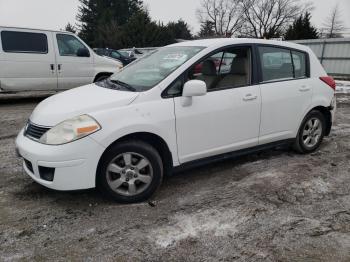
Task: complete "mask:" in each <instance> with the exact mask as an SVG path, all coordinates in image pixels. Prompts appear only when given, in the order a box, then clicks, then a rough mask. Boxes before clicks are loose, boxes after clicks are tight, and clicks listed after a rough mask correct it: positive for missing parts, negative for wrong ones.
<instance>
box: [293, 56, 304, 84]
mask: <svg viewBox="0 0 350 262" xmlns="http://www.w3.org/2000/svg"><path fill="white" fill-rule="evenodd" d="M292 56H293V64H294V71H295V78H303V77H307V70H306V54H305V53H303V52H297V51H292Z"/></svg>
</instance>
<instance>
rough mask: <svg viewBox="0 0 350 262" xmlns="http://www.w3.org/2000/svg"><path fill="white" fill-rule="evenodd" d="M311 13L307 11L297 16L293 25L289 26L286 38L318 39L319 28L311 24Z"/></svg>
mask: <svg viewBox="0 0 350 262" xmlns="http://www.w3.org/2000/svg"><path fill="white" fill-rule="evenodd" d="M310 20H311V14H310V13H309V12H306V13H305V14H304V15H301V16H300V17H299V18H297V19H296V20H295V21H294V22H293V24H292V25H291V26H289V28H288V30H287V32H286V34H285V39H286V40H299V39H317V38H318V33H317V29H316V28H315V27H313V26H312V25H311V22H310Z"/></svg>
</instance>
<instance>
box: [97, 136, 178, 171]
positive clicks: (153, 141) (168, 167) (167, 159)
mask: <svg viewBox="0 0 350 262" xmlns="http://www.w3.org/2000/svg"><path fill="white" fill-rule="evenodd" d="M130 140H140V141H143V142H145V143H148V144H150V145H151V146H153V147H154V148H155V149H156V150H157V152H158V153H159V155H160V157H161V159H162V162H163V168H164V169H163V170H164V173H165V174H166V175H167V174H171V171H172V169H173V156H172V153H171V151H170V148H169V146H168V144H167V143H166V142H165V140H164V139H163V138H162V137H160V136H159V135H156V134H154V133H150V132H135V133H131V134H127V135H124V136H122V137H120V138H118V139H117V140H115V141H114V142H112V143H111V144H110V145H109V146H108V147H107V148H106V149H105V151H104V152H103V154H102V155H101V157H100V160H99V163H98V166H99V164H100V161H101V159H102V158H103V156H104V155H105V153H106V152H107V151H108V150H109V149H110V148H111V147H113V146H115V145H116V144H118V143H120V142H125V141H130Z"/></svg>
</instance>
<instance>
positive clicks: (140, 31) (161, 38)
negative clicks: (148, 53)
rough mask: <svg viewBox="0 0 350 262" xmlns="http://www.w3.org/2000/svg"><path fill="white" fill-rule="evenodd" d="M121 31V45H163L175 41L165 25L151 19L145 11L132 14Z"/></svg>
mask: <svg viewBox="0 0 350 262" xmlns="http://www.w3.org/2000/svg"><path fill="white" fill-rule="evenodd" d="M122 31H123V32H122V34H121V46H123V47H152V46H164V45H168V44H171V43H174V42H175V39H174V37H173V36H172V34H171V33H170V31H169V30H168V29H167V27H166V26H164V25H163V24H160V23H156V22H154V21H152V20H151V17H150V16H149V14H148V12H147V11H142V12H138V13H136V14H134V15H133V16H132V17H131V18H130V20H129V22H128V23H127V24H125V26H123V30H122Z"/></svg>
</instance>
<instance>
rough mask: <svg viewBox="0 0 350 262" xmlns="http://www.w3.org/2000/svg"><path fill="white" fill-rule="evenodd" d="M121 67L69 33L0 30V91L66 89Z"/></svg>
mask: <svg viewBox="0 0 350 262" xmlns="http://www.w3.org/2000/svg"><path fill="white" fill-rule="evenodd" d="M122 67H123V65H122V63H120V62H118V61H115V60H112V59H108V58H105V57H101V56H98V55H96V54H95V52H93V50H92V49H91V48H90V47H89V46H88V45H87V44H85V43H84V42H83V41H82V40H81V39H79V38H78V37H77V36H76V35H74V34H72V33H69V32H63V31H47V30H37V29H24V28H13V27H0V68H1V70H0V92H4V91H5V92H12V91H38V90H63V89H70V88H73V87H77V86H81V85H85V84H91V83H93V82H96V81H99V80H102V79H103V78H107V77H108V76H110V75H111V74H113V73H115V72H117V71H119V70H120V69H121V68H122Z"/></svg>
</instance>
